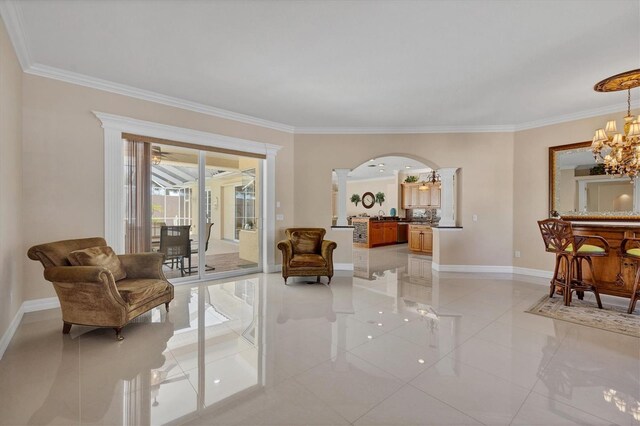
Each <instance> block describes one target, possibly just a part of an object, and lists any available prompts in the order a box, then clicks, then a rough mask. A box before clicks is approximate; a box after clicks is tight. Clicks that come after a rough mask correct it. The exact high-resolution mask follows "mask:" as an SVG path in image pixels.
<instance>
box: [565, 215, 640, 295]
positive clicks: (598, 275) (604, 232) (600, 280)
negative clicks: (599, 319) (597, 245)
mask: <svg viewBox="0 0 640 426" xmlns="http://www.w3.org/2000/svg"><path fill="white" fill-rule="evenodd" d="M571 225H572V227H573V233H574V234H575V235H598V236H600V237H602V238H604V239H605V240H607V242H608V243H609V256H607V257H593V258H592V260H593V269H594V274H595V285H596V286H597V287H598V291H599V292H600V293H602V294H609V295H612V296H619V297H626V298H630V297H631V290H632V288H633V281H634V280H635V274H636V263H635V262H633V261H630V260H627V259H624V258H622V256H621V255H620V244H621V243H622V240H623V239H624V238H640V223H637V224H636V223H628V222H627V223H605V222H599V223H596V222H588V223H585V222H571ZM584 275H585V278H586V279H587V280H589V281H591V277H590V272H589V268H587V267H585V268H584Z"/></svg>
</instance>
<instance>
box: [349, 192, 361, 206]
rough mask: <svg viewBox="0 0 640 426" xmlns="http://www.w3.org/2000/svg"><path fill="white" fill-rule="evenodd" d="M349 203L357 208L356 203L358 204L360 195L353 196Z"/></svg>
mask: <svg viewBox="0 0 640 426" xmlns="http://www.w3.org/2000/svg"><path fill="white" fill-rule="evenodd" d="M351 202H352V203H353V204H355V205H356V207H357V206H358V203H359V202H360V195H358V194H353V195H352V196H351Z"/></svg>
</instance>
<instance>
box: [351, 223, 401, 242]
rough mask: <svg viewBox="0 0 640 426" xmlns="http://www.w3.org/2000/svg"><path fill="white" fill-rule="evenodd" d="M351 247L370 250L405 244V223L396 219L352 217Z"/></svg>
mask: <svg viewBox="0 0 640 426" xmlns="http://www.w3.org/2000/svg"><path fill="white" fill-rule="evenodd" d="M351 224H352V225H353V228H354V229H353V246H354V247H361V248H372V247H379V246H386V245H391V244H402V243H406V242H407V225H408V224H407V222H403V221H400V218H398V217H389V216H383V217H354V218H353V219H351Z"/></svg>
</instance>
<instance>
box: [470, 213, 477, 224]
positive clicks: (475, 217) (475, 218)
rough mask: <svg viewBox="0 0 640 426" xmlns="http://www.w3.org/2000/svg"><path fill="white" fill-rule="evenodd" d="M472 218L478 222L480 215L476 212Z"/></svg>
mask: <svg viewBox="0 0 640 426" xmlns="http://www.w3.org/2000/svg"><path fill="white" fill-rule="evenodd" d="M471 219H472V220H473V221H474V222H477V221H478V215H477V214H474V215H473V216H472V217H471Z"/></svg>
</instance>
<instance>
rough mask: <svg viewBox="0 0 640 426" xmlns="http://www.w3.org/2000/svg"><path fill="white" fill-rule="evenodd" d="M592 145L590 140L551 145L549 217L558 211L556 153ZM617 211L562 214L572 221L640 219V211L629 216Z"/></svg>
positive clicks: (563, 217) (564, 217)
mask: <svg viewBox="0 0 640 426" xmlns="http://www.w3.org/2000/svg"><path fill="white" fill-rule="evenodd" d="M590 146H591V142H590V141H586V142H576V143H570V144H567V145H558V146H550V147H549V217H554V215H553V212H557V209H556V208H555V205H554V201H555V188H554V186H553V183H554V182H555V171H556V153H558V152H560V151H568V150H571V149H577V148H588V147H590ZM613 213H615V212H603V214H585V215H571V216H561V217H562V219H565V220H572V221H581V220H585V221H586V220H591V221H594V220H597V221H640V212H638V215H635V216H629V215H619V216H616V215H615V214H613Z"/></svg>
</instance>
